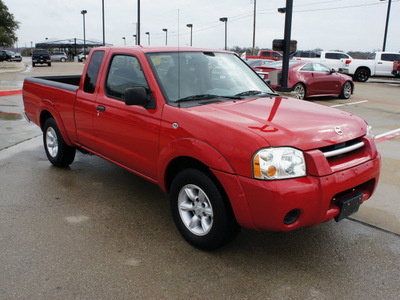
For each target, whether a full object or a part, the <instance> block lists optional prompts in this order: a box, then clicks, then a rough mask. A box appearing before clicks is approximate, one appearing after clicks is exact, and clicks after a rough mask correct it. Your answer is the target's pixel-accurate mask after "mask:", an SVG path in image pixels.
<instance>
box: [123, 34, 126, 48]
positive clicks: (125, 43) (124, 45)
mask: <svg viewBox="0 0 400 300" xmlns="http://www.w3.org/2000/svg"><path fill="white" fill-rule="evenodd" d="M122 39H123V40H124V46H126V39H125V37H124V36H123V37H122Z"/></svg>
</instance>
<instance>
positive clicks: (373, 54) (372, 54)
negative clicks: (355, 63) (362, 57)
mask: <svg viewBox="0 0 400 300" xmlns="http://www.w3.org/2000/svg"><path fill="white" fill-rule="evenodd" d="M375 57H376V53H371V54H370V55H369V56H368V58H367V59H375Z"/></svg>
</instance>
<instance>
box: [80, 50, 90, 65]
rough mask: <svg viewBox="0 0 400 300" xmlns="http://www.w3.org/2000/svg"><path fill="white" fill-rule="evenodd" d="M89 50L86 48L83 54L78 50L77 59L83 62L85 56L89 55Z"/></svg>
mask: <svg viewBox="0 0 400 300" xmlns="http://www.w3.org/2000/svg"><path fill="white" fill-rule="evenodd" d="M89 52H90V50H86V51H85V54H84V53H83V51H82V52H79V53H78V61H80V62H85V61H86V59H87V57H88V56H89Z"/></svg>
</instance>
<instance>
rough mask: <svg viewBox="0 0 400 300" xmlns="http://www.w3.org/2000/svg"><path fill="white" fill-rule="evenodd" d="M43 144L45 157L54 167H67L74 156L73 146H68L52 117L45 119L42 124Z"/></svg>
mask: <svg viewBox="0 0 400 300" xmlns="http://www.w3.org/2000/svg"><path fill="white" fill-rule="evenodd" d="M43 144H44V150H45V151H46V155H47V158H48V159H49V161H50V162H51V163H52V164H53V165H54V166H56V167H67V166H69V165H70V164H71V163H72V162H73V161H74V158H75V152H76V150H75V148H74V147H71V146H68V145H67V144H66V143H65V141H64V139H63V137H62V135H61V133H60V130H59V129H58V127H57V123H56V121H55V120H54V119H52V118H50V119H47V120H46V122H45V123H44V126H43Z"/></svg>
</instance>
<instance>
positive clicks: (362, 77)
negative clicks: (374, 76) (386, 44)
mask: <svg viewBox="0 0 400 300" xmlns="http://www.w3.org/2000/svg"><path fill="white" fill-rule="evenodd" d="M369 76H371V72H370V71H369V70H368V69H367V68H360V69H358V70H357V71H356V73H355V74H354V77H353V78H354V80H355V81H360V82H366V81H367V80H368V79H369Z"/></svg>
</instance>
